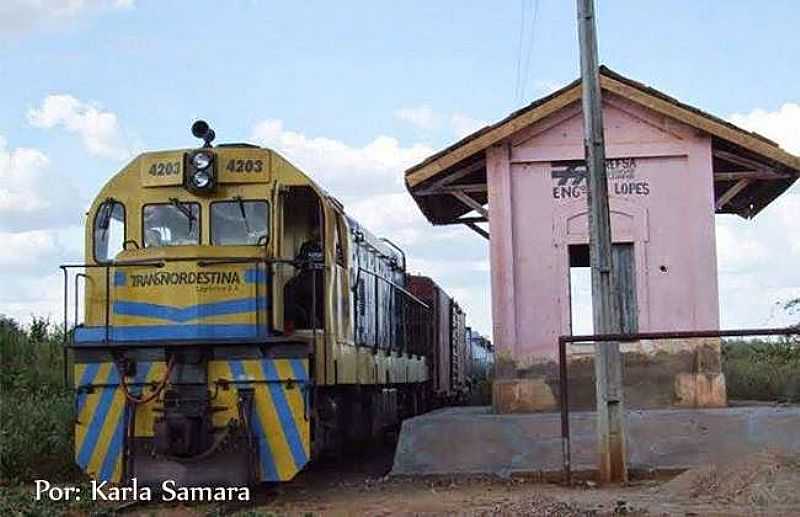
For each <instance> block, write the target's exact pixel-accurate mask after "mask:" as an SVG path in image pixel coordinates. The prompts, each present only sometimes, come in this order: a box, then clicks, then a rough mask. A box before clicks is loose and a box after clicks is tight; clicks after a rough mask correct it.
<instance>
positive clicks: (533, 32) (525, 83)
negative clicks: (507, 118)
mask: <svg viewBox="0 0 800 517" xmlns="http://www.w3.org/2000/svg"><path fill="white" fill-rule="evenodd" d="M531 7H532V9H533V13H532V14H531V28H530V31H529V33H528V45H527V47H526V51H527V54H526V57H525V66H524V68H523V72H522V87H521V89H520V96H519V100H518V101H517V102H518V103H519V102H521V101H523V100H524V99H525V89H526V88H527V86H528V76H529V73H530V66H531V58H532V56H533V46H534V42H535V41H536V18H537V17H538V14H539V0H535V2H534V4H533V5H532V6H531Z"/></svg>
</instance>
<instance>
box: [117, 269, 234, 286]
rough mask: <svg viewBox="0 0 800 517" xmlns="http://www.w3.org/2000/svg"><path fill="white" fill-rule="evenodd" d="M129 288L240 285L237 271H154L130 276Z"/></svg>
mask: <svg viewBox="0 0 800 517" xmlns="http://www.w3.org/2000/svg"><path fill="white" fill-rule="evenodd" d="M131 280H132V283H131V287H151V286H159V285H186V284H188V285H209V284H216V285H219V284H240V283H241V278H240V277H239V272H238V271H188V272H187V271H181V272H168V271H155V272H152V273H145V274H140V275H137V274H133V275H131Z"/></svg>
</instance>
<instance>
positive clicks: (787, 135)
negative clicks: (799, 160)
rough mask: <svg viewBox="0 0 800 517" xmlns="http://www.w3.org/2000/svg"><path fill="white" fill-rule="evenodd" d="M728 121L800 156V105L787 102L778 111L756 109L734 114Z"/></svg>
mask: <svg viewBox="0 0 800 517" xmlns="http://www.w3.org/2000/svg"><path fill="white" fill-rule="evenodd" d="M728 119H729V120H730V121H731V122H733V123H734V124H736V125H737V126H740V127H742V128H744V129H748V130H750V131H755V132H756V133H760V134H762V135H764V136H766V137H767V138H770V139H772V140H775V141H776V142H778V143H779V144H780V145H781V147H783V148H784V150H786V151H789V152H790V153H793V154H796V155H800V104H797V103H792V102H787V103H786V104H784V105H783V106H781V107H780V108H779V109H778V110H777V111H764V110H763V109H756V110H753V111H751V112H750V113H734V114H733V115H731V116H730V117H728Z"/></svg>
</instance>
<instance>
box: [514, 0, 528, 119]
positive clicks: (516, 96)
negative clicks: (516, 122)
mask: <svg viewBox="0 0 800 517" xmlns="http://www.w3.org/2000/svg"><path fill="white" fill-rule="evenodd" d="M526 3H527V2H526V0H519V7H520V14H519V44H518V47H517V82H516V83H515V84H514V103H515V104H518V103H519V99H520V93H519V92H520V87H521V84H522V76H521V74H522V42H523V41H524V38H525V5H526Z"/></svg>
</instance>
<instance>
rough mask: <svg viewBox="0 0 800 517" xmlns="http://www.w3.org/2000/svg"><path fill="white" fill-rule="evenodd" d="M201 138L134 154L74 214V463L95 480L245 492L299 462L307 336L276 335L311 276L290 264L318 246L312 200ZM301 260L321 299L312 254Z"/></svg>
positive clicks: (294, 184) (280, 171)
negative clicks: (82, 221) (79, 246)
mask: <svg viewBox="0 0 800 517" xmlns="http://www.w3.org/2000/svg"><path fill="white" fill-rule="evenodd" d="M209 131H210V130H208V129H207V128H206V133H205V136H207V135H208V132H209ZM196 136H202V135H197V134H196ZM204 140H205V145H204V146H203V147H201V148H199V149H188V150H176V151H159V152H156V153H145V154H143V155H141V156H139V157H137V158H136V159H134V160H133V162H131V163H130V164H129V165H128V166H127V167H125V168H124V169H123V170H122V171H121V172H120V173H119V174H117V175H116V176H115V177H114V178H112V179H111V180H110V181H109V183H108V184H107V185H106V186H105V188H104V189H103V191H102V192H101V193H100V195H99V196H98V198H97V200H96V202H95V203H94V205H93V206H92V209H91V210H90V212H89V214H88V215H89V218H88V222H87V233H86V257H87V263H86V264H85V266H83V267H84V272H81V273H79V274H77V275H75V294H76V303H77V294H78V291H79V290H80V288H81V287H82V288H83V292H84V310H83V312H84V318H83V320H84V321H83V324H81V325H77V326H76V328H75V330H74V333H73V343H72V347H73V350H74V360H75V367H74V375H73V377H74V384H75V386H76V391H77V399H76V400H77V406H76V412H77V414H78V418H77V422H76V429H75V436H76V443H75V447H76V448H75V452H76V461H77V463H78V464H79V465H80V466H81V467H82V468H83V469H84V470H85V471H86V472H87V473H89V474H90V475H91V476H93V477H95V478H98V479H102V480H109V481H123V480H126V479H131V478H133V477H136V478H137V479H138V481H139V482H140V483H144V484H152V485H157V484H158V483H159V482H160V481H161V480H163V479H174V480H176V481H177V482H178V483H179V484H184V485H194V484H206V485H207V484H211V485H214V484H219V485H244V484H248V483H253V482H257V481H281V480H287V479H291V477H293V476H294V475H295V474H296V472H297V471H299V470H300V469H302V468H303V466H304V465H305V463H306V462H307V461H308V460H309V458H310V426H309V409H308V405H309V398H310V394H309V389H310V379H311V372H310V365H309V358H310V357H311V356H312V355H313V349H314V347H315V343H314V339H315V338H316V334H317V332H316V329H315V332H314V335H312V336H311V338H309V337H308V336H307V335H305V334H303V333H295V332H293V328H294V327H295V326H296V324H295V323H294V322H293V321H292V320H290V322H291V323H290V326H289V328H287V327H286V326H285V325H284V321H285V317H284V310H285V304H284V303H283V300H284V299H285V295H284V288H285V286H286V285H289V286H291V285H293V284H296V283H297V282H296V281H294V280H293V279H295V278H298V277H302V278H306V276H307V275H306V276H304V275H305V273H304V272H303V271H304V269H308V270H309V271H311V270H312V269H311V268H309V267H307V266H306V267H305V268H304V266H302V265H300V264H298V263H297V260H296V259H297V257H298V255H299V254H300V251H301V248H303V245H304V243H308V242H311V241H312V240H313V239H314V238H317V239H318V238H319V236H320V234H321V228H320V222H321V220H322V215H321V207H320V203H319V198H320V196H319V194H318V193H317V192H316V189H315V188H314V186H313V185H309V182H308V180H307V178H305V176H303V175H302V173H300V172H299V171H297V170H296V169H294V168H293V167H292V166H291V165H290V164H288V162H286V161H285V160H283V159H282V158H281V157H279V156H278V155H275V154H274V153H272V152H271V151H269V150H266V149H261V148H257V147H254V146H249V145H232V146H218V147H216V148H212V147H211V146H210V139H206V138H204ZM306 248H308V246H306ZM305 254H306V255H309V253H305ZM306 260H307V261H308V262H311V261H315V262H316V263H320V264H322V265H321V266H319V267H317V266H315V267H314V268H313V271H314V272H315V273H314V280H315V281H317V282H318V283H319V285H320V287H321V286H322V284H323V279H322V278H323V275H324V272H323V271H324V254H322V253H321V243H320V253H317V254H316V255H315V256H313V257H312V256H308V257H307V258H306ZM290 290H291V289H290ZM303 294H304V293H300V298H301V299H297V300H294V301H293V303H294V305H296V306H298V307H302V308H303V312H304V313H305V314H310V313H312V312H316V313H318V314H320V315H321V310H320V309H316V308H315V307H312V306H308V301H307V298H308V297H305V296H302V295H303ZM322 302H323V300H322V296H321V295H320V296H319V297H318V298H317V299H316V300H314V304H319V305H320V306H321V304H322ZM312 305H313V304H312ZM75 319H76V323H77V319H78V311H77V307H76V312H75ZM295 319H297V318H295ZM313 324H315V325H318V326H319V329H318V331H319V332H318V333H319V335H320V336H322V335H323V333H324V329H323V328H322V326H323V324H324V322H323V321H322V318H321V317H317V318H315V319H314V320H313ZM301 326H304V327H308V326H309V325H308V324H306V323H305V322H302V325H301ZM287 330H288V331H287Z"/></svg>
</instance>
